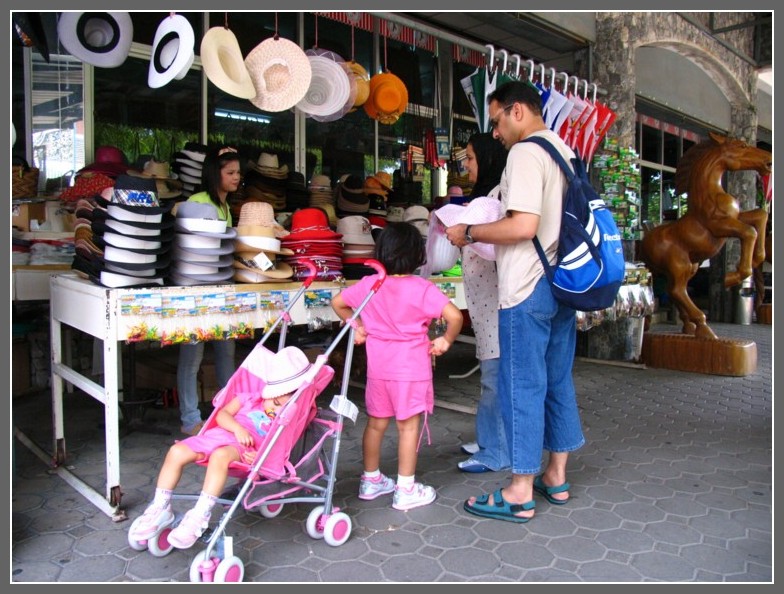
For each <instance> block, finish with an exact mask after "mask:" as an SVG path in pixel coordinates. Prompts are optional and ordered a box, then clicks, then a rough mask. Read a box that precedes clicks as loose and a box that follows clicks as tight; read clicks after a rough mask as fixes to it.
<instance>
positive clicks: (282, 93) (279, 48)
mask: <svg viewBox="0 0 784 594" xmlns="http://www.w3.org/2000/svg"><path fill="white" fill-rule="evenodd" d="M245 67H246V68H247V69H248V73H249V74H250V78H251V80H252V81H253V86H254V88H255V89H256V96H255V97H254V98H252V99H251V100H250V102H251V103H253V105H255V106H256V107H258V108H259V109H260V110H262V111H272V112H276V111H286V110H287V109H290V108H291V107H294V106H295V105H296V104H297V103H298V102H299V101H300V99H302V98H303V97H304V96H305V93H306V92H307V91H308V87H309V86H310V79H311V76H312V69H311V66H310V60H308V56H307V55H305V52H304V51H302V48H301V47H299V46H298V45H297V44H296V43H294V42H293V41H289V40H288V39H285V38H284V37H278V36H275V37H270V38H268V39H265V40H264V41H262V42H261V43H260V44H258V45H257V46H256V47H255V48H253V49H252V50H251V51H250V53H249V54H248V56H247V57H246V58H245Z"/></svg>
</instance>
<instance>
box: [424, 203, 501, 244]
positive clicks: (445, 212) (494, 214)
mask: <svg viewBox="0 0 784 594" xmlns="http://www.w3.org/2000/svg"><path fill="white" fill-rule="evenodd" d="M433 212H434V214H435V215H436V216H437V217H438V218H439V219H441V222H443V223H444V225H445V226H447V227H451V226H452V225H457V224H459V223H463V224H467V225H479V224H482V223H493V222H495V221H497V220H499V219H501V218H502V217H501V203H500V202H499V201H498V200H497V199H496V198H490V197H488V196H478V197H476V198H474V199H473V200H471V201H470V202H469V203H468V204H466V205H465V206H463V205H460V204H445V205H444V206H442V207H441V208H439V209H438V210H435V211H433ZM466 248H468V249H470V250H473V251H474V252H476V253H477V254H479V255H480V256H481V257H482V258H484V259H485V260H495V246H494V245H493V244H492V243H482V242H478V241H477V242H474V243H469V244H468V245H467V246H466Z"/></svg>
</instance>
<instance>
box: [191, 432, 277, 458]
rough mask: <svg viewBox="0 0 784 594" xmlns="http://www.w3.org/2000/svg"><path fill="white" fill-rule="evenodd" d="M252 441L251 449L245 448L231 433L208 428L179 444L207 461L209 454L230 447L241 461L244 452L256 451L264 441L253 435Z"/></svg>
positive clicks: (260, 437)
mask: <svg viewBox="0 0 784 594" xmlns="http://www.w3.org/2000/svg"><path fill="white" fill-rule="evenodd" d="M254 439H255V444H254V445H253V447H247V446H244V445H242V444H241V443H239V442H238V441H237V438H236V437H235V436H234V433H232V432H231V431H227V430H226V429H223V428H222V427H210V428H209V429H205V430H204V431H203V432H202V433H199V434H198V435H192V436H191V437H186V438H185V439H182V440H180V441H179V443H184V444H185V445H186V446H188V447H189V448H190V449H192V450H193V451H194V452H196V453H199V454H204V455H205V459H206V460H208V459H209V457H210V454H211V453H212V452H214V451H215V450H217V449H218V448H222V447H224V446H232V447H233V448H234V449H236V450H237V454H239V457H240V460H242V456H243V455H244V454H245V452H255V451H256V449H257V448H258V446H259V445H260V444H261V442H262V440H263V439H264V436H263V435H255V434H254Z"/></svg>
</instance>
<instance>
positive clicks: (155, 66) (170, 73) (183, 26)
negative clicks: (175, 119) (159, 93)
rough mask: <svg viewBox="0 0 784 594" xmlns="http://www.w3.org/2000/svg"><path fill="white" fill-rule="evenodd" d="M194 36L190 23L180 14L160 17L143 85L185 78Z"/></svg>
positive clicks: (189, 64) (192, 55) (162, 83)
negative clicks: (145, 80) (145, 82)
mask: <svg viewBox="0 0 784 594" xmlns="http://www.w3.org/2000/svg"><path fill="white" fill-rule="evenodd" d="M195 40H196V38H195V35H194V33H193V27H192V26H191V24H190V23H189V22H188V19H186V18H185V17H184V16H182V15H180V14H172V15H169V16H167V17H165V18H164V19H163V20H162V21H161V23H160V24H159V25H158V28H157V29H156V31H155V39H154V40H153V43H152V56H151V57H150V68H149V70H148V72H147V85H148V86H149V87H150V88H151V89H157V88H160V87H162V86H164V85H165V84H167V83H169V82H171V81H172V80H174V79H177V80H182V79H183V78H185V75H186V74H188V70H190V67H191V65H192V64H193V60H194V57H195V56H194V53H193V45H194V43H195Z"/></svg>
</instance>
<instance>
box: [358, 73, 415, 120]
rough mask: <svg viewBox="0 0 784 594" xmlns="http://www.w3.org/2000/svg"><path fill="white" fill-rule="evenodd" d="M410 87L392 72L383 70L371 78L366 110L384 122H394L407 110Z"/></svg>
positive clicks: (371, 115) (365, 105)
mask: <svg viewBox="0 0 784 594" xmlns="http://www.w3.org/2000/svg"><path fill="white" fill-rule="evenodd" d="M407 105H408V89H406V85H405V84H404V83H403V81H402V80H400V79H399V78H398V77H397V76H395V75H394V74H392V73H391V72H381V73H379V74H376V75H374V76H373V77H372V78H371V79H370V95H369V96H368V99H367V101H365V103H364V105H363V107H364V109H365V112H366V113H367V114H368V115H369V116H370V117H371V118H373V119H374V120H378V121H379V122H380V123H382V124H394V123H395V122H397V120H398V119H399V118H400V116H401V115H403V113H405V111H406V106H407Z"/></svg>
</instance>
